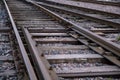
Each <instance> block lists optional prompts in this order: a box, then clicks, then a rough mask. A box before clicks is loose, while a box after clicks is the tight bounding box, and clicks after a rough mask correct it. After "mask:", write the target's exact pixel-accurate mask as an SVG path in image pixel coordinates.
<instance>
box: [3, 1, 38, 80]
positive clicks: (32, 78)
mask: <svg viewBox="0 0 120 80" xmlns="http://www.w3.org/2000/svg"><path fill="white" fill-rule="evenodd" d="M3 2H4V4H5V7H6V9H7V12H8V15H9V18H10V21H11V24H12V28H13V30H14V32H15V36H16V38H17V42H18V45H19V49H20V51H21V54H22V58H23V61H24V63H25V66H26V69H27V72H28V76H29V79H30V80H38V79H37V77H36V74H35V72H34V69H33V67H32V65H31V62H30V60H29V57H28V55H27V52H26V50H25V47H24V45H23V42H22V40H21V37H20V34H19V32H18V30H17V26H16V24H15V22H14V20H13V17H12V15H11V12H10V10H9V7H8V5H7V2H6V0H3Z"/></svg>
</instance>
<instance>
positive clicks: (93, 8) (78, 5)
mask: <svg viewBox="0 0 120 80" xmlns="http://www.w3.org/2000/svg"><path fill="white" fill-rule="evenodd" d="M42 2H46V3H49V4H52V5H58V6H64V7H68V8H71V9H78V10H81V11H85V12H86V13H88V12H93V13H92V14H94V13H96V14H97V13H98V14H100V13H101V14H103V15H111V16H115V15H116V16H118V17H119V16H120V12H119V7H117V6H108V5H100V4H94V3H85V2H75V1H70V0H60V1H54V0H45V1H42ZM88 5H89V6H88ZM103 7H104V8H103Z"/></svg>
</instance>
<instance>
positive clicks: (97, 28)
mask: <svg viewBox="0 0 120 80" xmlns="http://www.w3.org/2000/svg"><path fill="white" fill-rule="evenodd" d="M38 4H41V5H42V6H44V7H46V8H48V9H50V10H52V11H54V12H55V13H57V14H59V15H60V16H62V17H64V18H65V19H67V20H69V21H71V22H73V23H75V24H78V25H79V26H81V27H83V28H85V29H87V30H89V31H92V32H94V33H96V34H98V35H100V36H102V37H104V38H106V39H107V40H109V41H112V42H114V43H115V44H118V46H119V45H120V44H119V35H120V33H119V32H120V29H119V25H120V24H118V26H116V27H115V23H116V22H115V21H114V22H112V21H111V22H109V21H108V22H105V20H104V19H103V20H99V19H98V18H96V19H95V18H94V19H93V18H90V17H89V18H88V17H87V16H86V17H87V18H88V19H86V17H82V16H81V15H78V14H79V13H78V14H76V13H77V12H76V13H74V11H73V10H71V11H69V10H70V9H69V10H68V9H66V10H64V9H63V8H62V9H61V8H60V7H59V8H58V6H52V5H49V4H44V3H38ZM83 15H84V14H83ZM109 17H110V16H109ZM97 20H98V21H97ZM109 20H111V19H109ZM103 22H105V23H103ZM112 23H113V24H112ZM118 23H119V22H118ZM111 24H112V25H111Z"/></svg>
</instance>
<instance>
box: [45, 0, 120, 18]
mask: <svg viewBox="0 0 120 80" xmlns="http://www.w3.org/2000/svg"><path fill="white" fill-rule="evenodd" d="M45 2H48V3H53V4H58V5H62V6H69V7H73V8H78V9H81V10H84V11H93V12H97V13H101V14H106V15H111V16H114V15H115V16H118V17H119V16H120V14H118V13H112V12H105V11H102V10H97V9H91V8H85V7H80V6H75V5H70V4H65V3H57V2H51V1H47V0H46V1H45Z"/></svg>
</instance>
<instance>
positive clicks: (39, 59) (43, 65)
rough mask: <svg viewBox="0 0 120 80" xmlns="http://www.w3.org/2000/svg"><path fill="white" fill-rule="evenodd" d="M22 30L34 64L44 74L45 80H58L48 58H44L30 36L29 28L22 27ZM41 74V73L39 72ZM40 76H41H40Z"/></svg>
mask: <svg viewBox="0 0 120 80" xmlns="http://www.w3.org/2000/svg"><path fill="white" fill-rule="evenodd" d="M22 30H23V32H24V34H25V37H26V40H27V41H28V44H29V46H30V49H31V52H32V54H31V55H32V57H33V59H34V61H35V63H34V64H36V67H37V68H36V69H37V70H38V71H40V72H41V73H42V77H43V79H44V80H58V77H57V75H56V74H55V72H54V71H53V69H52V68H51V66H50V64H49V63H48V61H47V60H46V58H45V57H44V56H43V54H42V53H40V52H39V51H38V49H37V43H36V42H35V41H33V39H32V36H31V35H30V33H29V31H28V29H27V28H25V27H22ZM38 73H39V72H38ZM39 75H40V74H39Z"/></svg>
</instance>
